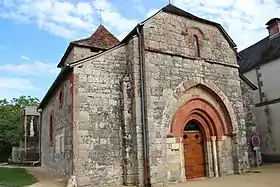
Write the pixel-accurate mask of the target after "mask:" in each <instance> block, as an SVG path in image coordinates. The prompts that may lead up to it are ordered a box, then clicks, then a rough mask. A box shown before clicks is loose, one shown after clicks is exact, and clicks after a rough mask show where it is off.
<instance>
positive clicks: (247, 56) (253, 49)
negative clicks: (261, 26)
mask: <svg viewBox="0 0 280 187" xmlns="http://www.w3.org/2000/svg"><path fill="white" fill-rule="evenodd" d="M240 55H241V56H242V57H243V59H242V60H239V61H238V64H239V71H240V73H246V72H248V71H250V70H252V69H253V68H255V67H257V66H260V65H263V64H265V63H268V62H270V61H272V60H275V59H277V58H280V36H277V37H275V38H272V39H269V37H266V38H264V39H262V40H261V41H259V42H257V43H255V44H254V45H252V46H250V47H248V48H247V49H244V50H243V51H240Z"/></svg>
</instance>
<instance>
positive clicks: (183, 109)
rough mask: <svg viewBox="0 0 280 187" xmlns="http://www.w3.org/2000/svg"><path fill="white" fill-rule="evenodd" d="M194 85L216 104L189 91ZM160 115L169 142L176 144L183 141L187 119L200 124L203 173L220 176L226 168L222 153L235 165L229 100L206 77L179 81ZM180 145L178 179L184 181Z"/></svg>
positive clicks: (232, 121) (234, 127) (233, 120)
mask: <svg viewBox="0 0 280 187" xmlns="http://www.w3.org/2000/svg"><path fill="white" fill-rule="evenodd" d="M193 88H199V89H201V90H204V91H205V92H207V93H208V94H209V95H211V98H213V99H212V100H215V101H214V102H216V103H217V104H216V105H215V106H214V104H213V102H210V101H209V100H211V99H207V98H206V99H205V98H204V97H201V96H200V95H199V94H192V92H191V94H190V93H188V92H190V91H189V90H191V89H193ZM186 93H187V94H189V95H188V97H185V98H187V99H185V98H184V94H186ZM209 97H210V96H209ZM182 98H183V99H182ZM182 101H183V102H182ZM217 105H218V107H217ZM163 118H164V119H163V123H164V125H165V127H167V128H168V136H167V139H168V142H171V140H173V142H176V143H177V144H178V145H179V144H181V142H182V140H183V139H182V134H183V132H184V127H185V125H186V124H187V123H188V122H189V121H191V120H193V121H196V122H197V124H199V125H200V128H201V131H202V134H203V136H204V140H205V148H204V149H205V159H206V163H207V165H206V166H205V167H206V171H207V174H206V176H208V177H218V176H220V175H223V171H224V170H227V169H228V168H223V167H227V166H226V165H227V164H228V163H226V164H224V163H225V162H227V159H228V158H226V157H225V156H224V155H228V154H230V155H232V157H230V158H229V159H228V160H230V161H228V162H232V163H229V164H228V165H234V164H233V160H234V157H235V156H234V155H235V151H236V150H234V149H235V148H234V147H233V145H232V136H234V135H235V134H236V133H237V130H238V126H237V121H236V116H235V113H234V110H233V108H232V106H231V104H230V101H229V100H228V99H227V97H226V96H225V94H224V93H223V92H222V91H221V90H220V89H219V88H218V87H217V86H216V85H215V84H213V83H212V82H210V81H207V80H205V79H197V80H185V81H184V82H182V83H181V84H180V85H179V86H178V87H177V88H176V90H175V91H174V92H173V95H172V98H171V99H170V100H169V103H168V104H167V106H166V108H165V111H164V117H163ZM223 146H228V147H229V148H228V150H224V149H225V147H223ZM179 147H180V154H181V158H182V163H181V168H182V170H183V171H182V174H181V178H182V181H184V180H185V170H184V166H183V165H184V160H183V159H184V155H183V154H184V150H182V149H183V148H182V146H180V145H179ZM225 151H227V152H225ZM167 152H168V149H167ZM167 156H168V153H167ZM224 165H225V166H224ZM229 170H232V173H233V172H234V168H230V169H229Z"/></svg>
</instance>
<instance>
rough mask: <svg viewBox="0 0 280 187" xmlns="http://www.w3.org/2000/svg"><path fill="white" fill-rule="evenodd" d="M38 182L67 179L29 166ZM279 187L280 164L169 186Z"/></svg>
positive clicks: (59, 184)
mask: <svg viewBox="0 0 280 187" xmlns="http://www.w3.org/2000/svg"><path fill="white" fill-rule="evenodd" d="M26 169H27V170H28V171H29V172H30V173H31V174H33V175H34V176H35V177H36V178H37V179H38V182H37V183H35V184H33V185H31V186H29V187H65V186H66V180H65V178H63V176H57V175H55V174H53V173H51V172H49V171H48V170H46V169H44V168H41V167H27V168H26ZM203 186H205V187H206V186H207V187H277V186H280V164H273V165H265V166H262V167H260V168H254V169H252V172H250V173H247V174H244V175H231V176H226V177H220V178H213V179H198V180H192V181H188V182H186V183H181V184H173V185H170V186H169V187H203Z"/></svg>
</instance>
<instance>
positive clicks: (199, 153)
mask: <svg viewBox="0 0 280 187" xmlns="http://www.w3.org/2000/svg"><path fill="white" fill-rule="evenodd" d="M183 144H184V158H185V173H186V178H187V179H194V178H201V177H205V158H204V148H203V137H202V134H201V133H200V132H199V131H197V132H184V135H183Z"/></svg>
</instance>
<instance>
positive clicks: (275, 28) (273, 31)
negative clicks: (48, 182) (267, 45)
mask: <svg viewBox="0 0 280 187" xmlns="http://www.w3.org/2000/svg"><path fill="white" fill-rule="evenodd" d="M266 25H267V30H268V34H269V39H273V38H275V37H276V36H279V33H280V18H272V19H271V20H269V21H268V22H267V23H266Z"/></svg>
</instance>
